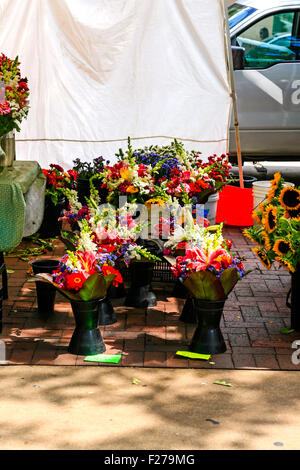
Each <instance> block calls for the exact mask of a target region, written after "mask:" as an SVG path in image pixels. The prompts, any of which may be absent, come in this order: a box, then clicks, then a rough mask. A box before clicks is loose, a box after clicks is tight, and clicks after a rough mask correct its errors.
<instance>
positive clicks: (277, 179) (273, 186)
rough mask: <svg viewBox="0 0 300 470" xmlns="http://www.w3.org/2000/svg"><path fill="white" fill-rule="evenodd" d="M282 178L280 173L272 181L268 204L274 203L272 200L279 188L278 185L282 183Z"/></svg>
mask: <svg viewBox="0 0 300 470" xmlns="http://www.w3.org/2000/svg"><path fill="white" fill-rule="evenodd" d="M280 178H281V175H280V173H279V171H278V172H277V173H275V175H274V178H273V179H272V180H271V181H270V183H271V188H270V191H269V192H268V197H267V200H266V203H267V204H268V203H270V202H271V201H272V199H273V198H274V196H275V191H276V189H277V188H278V184H279V182H280Z"/></svg>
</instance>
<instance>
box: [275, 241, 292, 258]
mask: <svg viewBox="0 0 300 470" xmlns="http://www.w3.org/2000/svg"><path fill="white" fill-rule="evenodd" d="M273 251H275V253H277V255H278V256H285V255H287V254H288V253H289V252H290V253H295V250H293V247H292V245H291V242H290V241H289V240H285V239H284V238H278V239H277V240H276V242H275V243H274V246H273Z"/></svg>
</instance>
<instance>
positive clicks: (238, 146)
mask: <svg viewBox="0 0 300 470" xmlns="http://www.w3.org/2000/svg"><path fill="white" fill-rule="evenodd" d="M223 9H224V16H225V34H226V46H227V47H226V50H227V62H228V68H229V80H230V87H231V97H232V106H233V117H234V129H235V139H236V151H237V160H238V167H239V179H240V187H241V188H244V177H243V163H242V153H241V143H240V132H239V120H238V112H237V103H236V92H235V83H234V71H233V60H232V52H231V40H230V30H229V19H228V11H227V6H226V1H225V0H223Z"/></svg>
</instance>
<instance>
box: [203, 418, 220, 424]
mask: <svg viewBox="0 0 300 470" xmlns="http://www.w3.org/2000/svg"><path fill="white" fill-rule="evenodd" d="M205 421H209V422H210V423H213V424H220V423H219V421H216V420H215V419H211V418H207V419H206V420H205Z"/></svg>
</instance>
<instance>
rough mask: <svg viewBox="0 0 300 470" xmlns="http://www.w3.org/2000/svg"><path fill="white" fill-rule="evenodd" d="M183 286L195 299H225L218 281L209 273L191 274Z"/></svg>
mask: <svg viewBox="0 0 300 470" xmlns="http://www.w3.org/2000/svg"><path fill="white" fill-rule="evenodd" d="M183 284H184V285H185V287H186V288H187V289H188V290H189V292H190V293H191V294H192V295H193V296H194V297H195V298H196V299H206V300H221V299H225V297H226V295H225V292H224V289H223V287H222V284H221V283H220V281H219V279H218V278H217V277H216V276H215V275H214V274H212V273H210V272H209V271H198V272H192V273H190V274H189V275H188V277H187V278H186V280H185V281H184V283H183Z"/></svg>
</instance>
